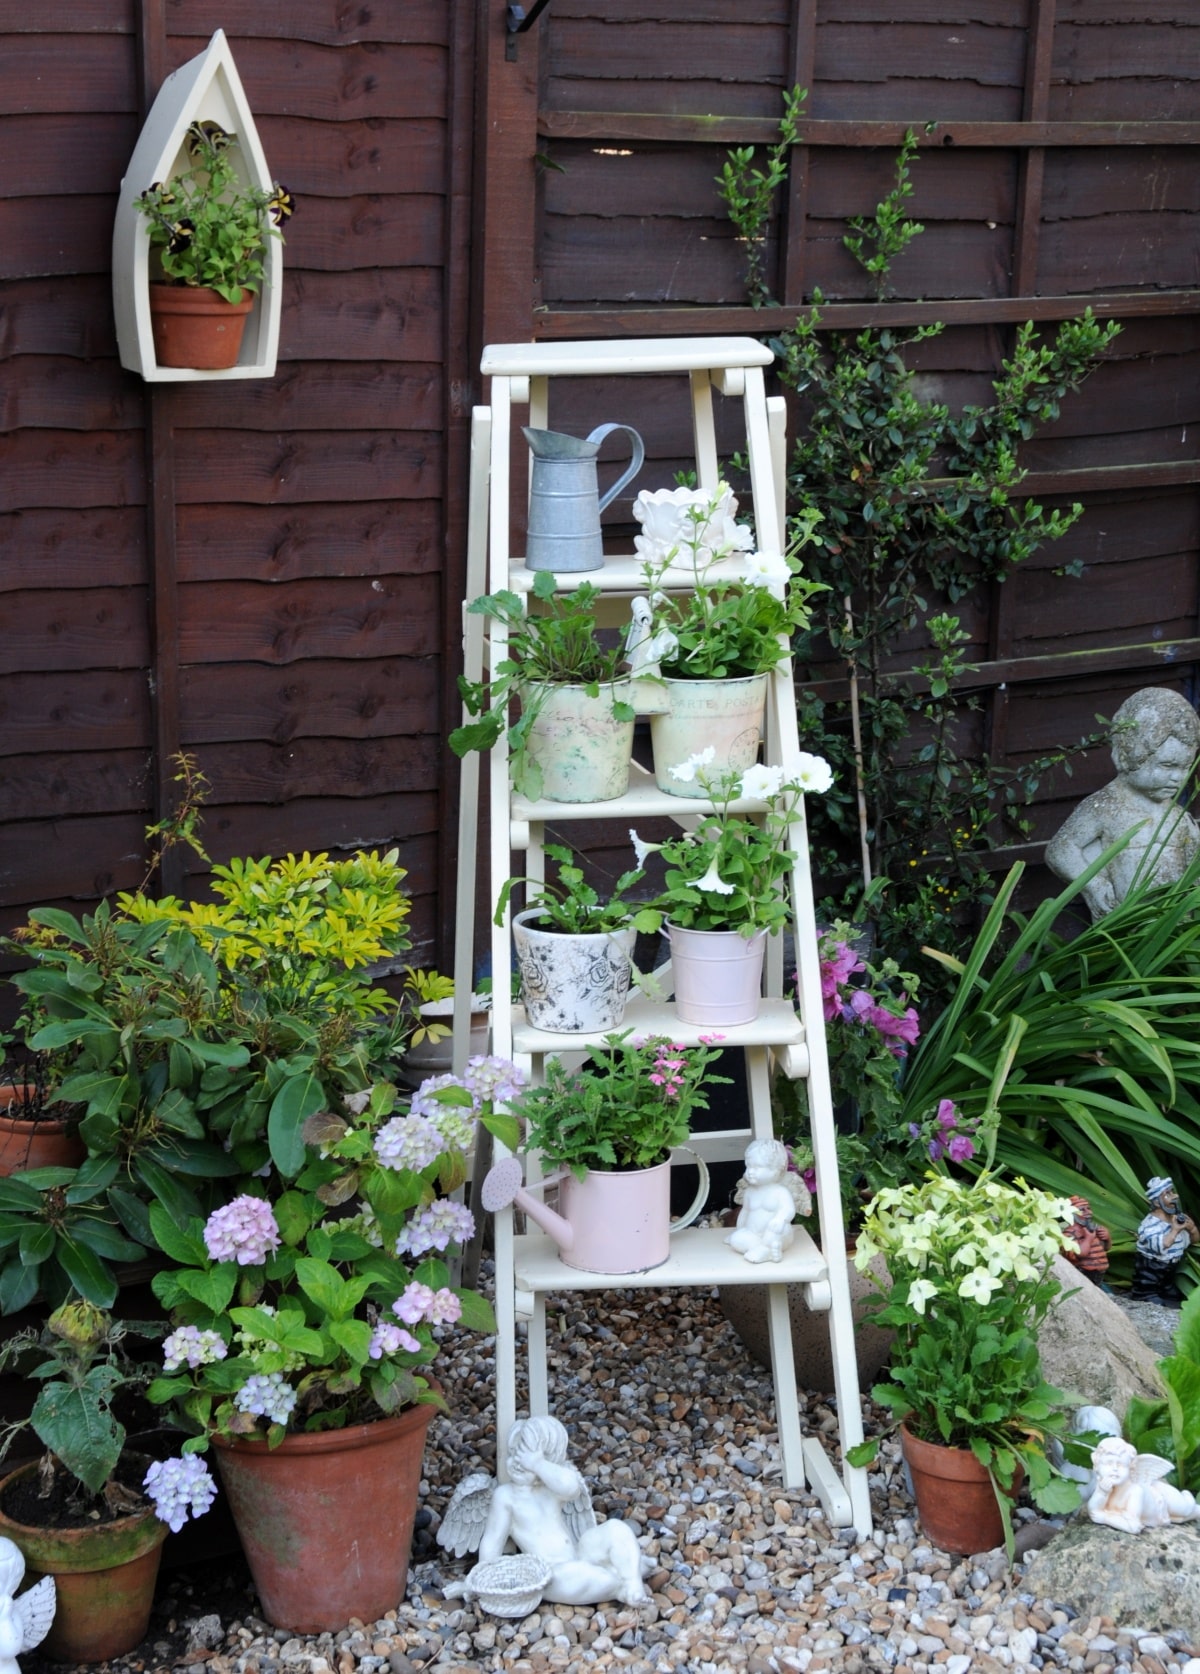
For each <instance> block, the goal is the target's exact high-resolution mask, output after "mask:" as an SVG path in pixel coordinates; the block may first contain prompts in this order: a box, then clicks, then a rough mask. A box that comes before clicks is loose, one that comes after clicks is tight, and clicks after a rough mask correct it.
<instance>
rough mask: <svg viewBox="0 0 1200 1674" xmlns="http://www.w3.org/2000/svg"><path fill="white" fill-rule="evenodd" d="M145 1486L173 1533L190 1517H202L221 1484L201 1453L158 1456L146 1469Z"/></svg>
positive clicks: (158, 1512)
mask: <svg viewBox="0 0 1200 1674" xmlns="http://www.w3.org/2000/svg"><path fill="white" fill-rule="evenodd" d="M142 1487H143V1488H144V1489H145V1490H146V1493H147V1494H148V1495H149V1496H150V1498H151V1499H152V1500H153V1501H154V1514H155V1516H156V1517H157V1518H158V1520H159V1522H161V1523H165V1524H166V1525H167V1527H168V1528H169V1529H170V1530H171V1532H172V1534H178V1533H179V1531H180V1529H182V1527H183V1525H184V1524H185V1523H186V1522H187V1520H188V1514H189V1512H190V1513H191V1515H192V1516H193V1517H202V1516H203V1515H204V1513H205V1512H206V1511H207V1510H208V1508H209V1506H210V1505H211V1504H212V1503H213V1501H214V1500H215V1499H216V1497H217V1485H216V1483H215V1482H214V1481H213V1479H212V1474H211V1472H210V1471H209V1469H208V1466H207V1465H206V1464H205V1463H204V1460H203V1459H202V1458H201V1457H200V1455H199V1454H198V1453H185V1454H183V1455H182V1457H181V1458H178V1459H156V1460H155V1462H154V1463H153V1464H152V1465H151V1467H150V1469H149V1470H148V1471H147V1472H146V1476H145V1480H144V1481H143V1483H142Z"/></svg>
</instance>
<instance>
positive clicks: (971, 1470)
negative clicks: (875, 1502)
mask: <svg viewBox="0 0 1200 1674" xmlns="http://www.w3.org/2000/svg"><path fill="white" fill-rule="evenodd" d="M900 1450H901V1452H902V1453H903V1455H904V1460H905V1463H906V1464H907V1466H908V1468H909V1471H910V1472H911V1473H912V1483H913V1494H914V1497H915V1498H916V1502H917V1516H918V1517H919V1518H920V1521H921V1528H922V1529H923V1530H924V1532H925V1534H926V1535H927V1536H928V1537H929V1539H930V1540H931V1541H932V1542H933V1544H934V1545H935V1546H940V1547H941V1548H942V1550H943V1552H960V1553H969V1552H990V1551H991V1550H992V1548H993V1547H994V1546H999V1545H1001V1543H1002V1542H1003V1540H1004V1522H1005V1519H1004V1513H1003V1512H1002V1511H1001V1509H1000V1505H999V1502H998V1501H997V1499H996V1492H995V1489H994V1488H993V1487H992V1480H991V1477H989V1475H988V1473H987V1471H986V1470H985V1469H984V1467H983V1466H982V1465H981V1464H980V1463H979V1460H978V1459H977V1458H976V1457H975V1455H974V1454H973V1453H972V1452H971V1450H970V1448H969V1447H938V1446H936V1445H935V1444H934V1443H933V1442H925V1441H919V1440H918V1439H917V1437H916V1436H914V1435H913V1433H912V1431H911V1430H910V1429H909V1428H908V1425H907V1424H902V1425H901V1426H900ZM1024 1476H1025V1472H1024V1469H1023V1467H1022V1466H1021V1464H1020V1462H1019V1461H1018V1464H1017V1469H1016V1472H1015V1475H1014V1477H1013V1485H1012V1493H1011V1495H1009V1496H1007V1497H1009V1498H1011V1499H1014V1500H1015V1499H1016V1496H1017V1494H1018V1493H1020V1490H1021V1483H1022V1481H1023V1480H1024Z"/></svg>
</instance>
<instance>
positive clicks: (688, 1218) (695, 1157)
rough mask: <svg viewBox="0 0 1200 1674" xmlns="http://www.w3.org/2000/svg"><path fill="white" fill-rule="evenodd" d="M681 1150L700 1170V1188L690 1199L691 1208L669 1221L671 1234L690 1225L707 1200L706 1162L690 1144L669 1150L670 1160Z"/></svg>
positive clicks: (673, 1159)
mask: <svg viewBox="0 0 1200 1674" xmlns="http://www.w3.org/2000/svg"><path fill="white" fill-rule="evenodd" d="M683 1151H686V1152H687V1154H688V1156H689V1157H690V1158H691V1159H692V1161H693V1162H694V1163H695V1165H696V1167H697V1168H698V1169H699V1170H700V1189H699V1190H698V1191H697V1193H696V1196H695V1198H694V1199H693V1201H692V1205H691V1208H690V1209H689V1210H688V1211H687V1213H686V1214H685V1215H680V1217H679V1219H678V1220H677V1221H672V1222H671V1232H672V1234H675V1233H676V1232H681V1231H682V1230H683V1228H684V1227H685V1226H691V1224H692V1222H693V1221H694V1220H695V1219H696V1218H697V1217H698V1216H699V1214H700V1211H701V1210H702V1209H703V1208H704V1205H705V1204H706V1203H707V1202H708V1164H707V1163H706V1162H705V1160H704V1158H703V1157H702V1156H701V1155H700V1153H699V1151H693V1150H692V1147H691V1146H690V1145H677V1146H676V1147H675V1149H674V1150H673V1151H672V1152H671V1161H672V1162H674V1161H675V1159H676V1157H677V1156H679V1154H680V1153H681V1152H683Z"/></svg>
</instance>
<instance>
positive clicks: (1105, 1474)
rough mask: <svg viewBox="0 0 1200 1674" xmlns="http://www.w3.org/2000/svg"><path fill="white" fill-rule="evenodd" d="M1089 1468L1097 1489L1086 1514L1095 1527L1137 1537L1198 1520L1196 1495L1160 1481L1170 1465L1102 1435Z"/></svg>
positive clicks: (1198, 1509) (1119, 1440)
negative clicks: (1100, 1526) (1102, 1525)
mask: <svg viewBox="0 0 1200 1674" xmlns="http://www.w3.org/2000/svg"><path fill="white" fill-rule="evenodd" d="M1092 1468H1093V1470H1094V1471H1095V1486H1094V1487H1093V1489H1092V1493H1091V1497H1090V1499H1089V1500H1088V1502H1087V1512H1088V1516H1089V1517H1090V1518H1091V1520H1092V1522H1093V1523H1105V1524H1107V1525H1108V1527H1109V1528H1110V1529H1122V1530H1124V1532H1125V1533H1126V1534H1140V1533H1141V1532H1142V1530H1143V1529H1159V1528H1162V1527H1163V1526H1164V1525H1165V1524H1167V1523H1187V1522H1191V1521H1193V1520H1194V1519H1195V1518H1198V1517H1200V1505H1197V1504H1196V1500H1195V1497H1194V1495H1192V1494H1188V1493H1185V1492H1184V1491H1183V1490H1182V1489H1180V1488H1172V1486H1171V1484H1170V1483H1169V1482H1164V1481H1163V1480H1162V1479H1163V1477H1165V1476H1166V1475H1167V1473H1168V1471H1170V1470H1171V1468H1172V1467H1171V1462H1170V1460H1169V1459H1160V1458H1159V1456H1158V1455H1157V1454H1156V1453H1139V1452H1138V1451H1137V1449H1136V1448H1135V1447H1134V1446H1133V1445H1132V1443H1130V1442H1127V1441H1123V1440H1122V1439H1121V1437H1120V1436H1105V1438H1104V1440H1103V1441H1102V1442H1100V1443H1099V1445H1098V1446H1097V1447H1094V1448H1093V1449H1092Z"/></svg>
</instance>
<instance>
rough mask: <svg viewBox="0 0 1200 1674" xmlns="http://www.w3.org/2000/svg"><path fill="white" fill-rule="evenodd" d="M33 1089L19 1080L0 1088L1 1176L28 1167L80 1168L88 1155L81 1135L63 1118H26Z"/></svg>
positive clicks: (15, 1172)
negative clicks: (24, 1112) (25, 1114)
mask: <svg viewBox="0 0 1200 1674" xmlns="http://www.w3.org/2000/svg"><path fill="white" fill-rule="evenodd" d="M33 1096H34V1088H32V1087H30V1086H25V1085H22V1084H21V1083H19V1082H18V1083H17V1084H16V1085H13V1084H12V1083H9V1084H7V1085H5V1086H3V1087H0V1175H5V1174H17V1173H19V1172H21V1171H22V1170H24V1169H27V1168H51V1167H57V1168H77V1167H78V1166H79V1164H80V1163H81V1162H82V1161H83V1159H84V1158H85V1157H86V1156H87V1148H86V1146H85V1145H84V1143H83V1141H82V1140H81V1139H80V1137H79V1135H78V1134H77V1133H76V1132H75V1131H74V1130H73V1128H69V1127H68V1124H67V1122H66V1121H65V1120H64V1119H63V1118H62V1117H45V1116H43V1117H39V1118H38V1120H37V1121H36V1122H29V1121H26V1120H25V1119H24V1117H23V1116H22V1112H23V1111H24V1110H26V1109H27V1108H28V1107H29V1105H30V1104H31V1103H32V1102H33Z"/></svg>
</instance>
